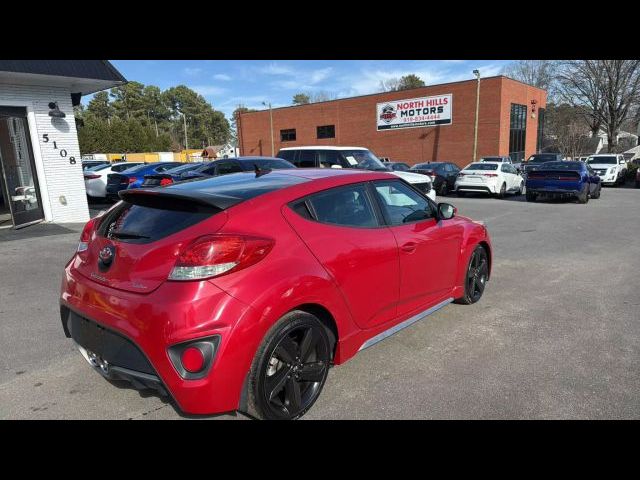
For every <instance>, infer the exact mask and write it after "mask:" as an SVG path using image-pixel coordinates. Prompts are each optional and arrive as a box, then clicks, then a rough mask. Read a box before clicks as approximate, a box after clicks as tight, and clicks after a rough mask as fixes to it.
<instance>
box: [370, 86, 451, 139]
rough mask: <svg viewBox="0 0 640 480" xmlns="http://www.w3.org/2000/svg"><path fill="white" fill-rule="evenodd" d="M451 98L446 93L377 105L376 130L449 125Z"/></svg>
mask: <svg viewBox="0 0 640 480" xmlns="http://www.w3.org/2000/svg"><path fill="white" fill-rule="evenodd" d="M452 97H453V95H451V94H450V93H448V94H446V95H436V96H433V97H422V98H410V99H408V100H393V101H390V102H383V103H378V105H377V108H376V110H377V112H376V113H377V115H376V119H377V125H378V130H391V129H394V128H415V127H431V126H434V125H451V103H452V102H451V99H452Z"/></svg>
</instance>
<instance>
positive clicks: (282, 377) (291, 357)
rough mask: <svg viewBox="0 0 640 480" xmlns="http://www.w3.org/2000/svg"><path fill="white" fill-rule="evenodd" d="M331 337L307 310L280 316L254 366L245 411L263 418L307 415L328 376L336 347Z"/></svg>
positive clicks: (282, 418) (263, 344)
mask: <svg viewBox="0 0 640 480" xmlns="http://www.w3.org/2000/svg"><path fill="white" fill-rule="evenodd" d="M330 336H331V337H333V334H332V333H331V332H328V330H327V328H326V327H325V326H324V325H323V323H322V322H321V321H320V320H319V319H318V318H317V317H316V316H315V315H312V314H310V313H307V312H303V311H300V310H294V311H292V312H289V313H288V314H286V315H285V316H284V317H282V318H281V319H280V320H278V322H276V323H275V324H274V325H273V326H272V327H271V328H270V329H269V331H268V332H267V334H266V335H265V337H264V339H263V341H262V343H261V344H260V347H259V348H258V351H257V352H256V355H255V357H254V360H253V363H252V365H251V370H250V372H249V378H248V385H247V389H248V390H247V412H245V413H247V414H248V415H249V416H251V417H253V418H257V419H264V420H295V419H297V418H300V417H301V416H302V415H304V414H305V413H306V412H307V411H308V410H309V409H310V408H311V407H312V406H313V404H314V403H315V401H316V400H317V399H318V397H319V396H320V393H321V392H322V388H323V387H324V384H325V381H326V379H327V374H328V372H329V366H330V363H331V359H332V352H333V342H332V341H331V339H330ZM305 375H307V376H305ZM305 378H308V379H312V380H305Z"/></svg>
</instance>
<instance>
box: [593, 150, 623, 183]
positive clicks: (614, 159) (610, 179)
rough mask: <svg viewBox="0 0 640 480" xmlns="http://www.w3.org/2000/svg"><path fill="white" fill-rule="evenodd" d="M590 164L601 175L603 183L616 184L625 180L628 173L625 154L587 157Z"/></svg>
mask: <svg viewBox="0 0 640 480" xmlns="http://www.w3.org/2000/svg"><path fill="white" fill-rule="evenodd" d="M587 165H589V166H590V167H591V168H592V169H593V170H594V171H595V172H596V175H598V176H599V177H600V181H601V182H602V184H603V185H616V184H619V183H623V182H624V178H625V176H626V174H627V161H626V160H625V159H624V155H616V154H613V153H610V154H598V155H591V156H590V157H589V158H587Z"/></svg>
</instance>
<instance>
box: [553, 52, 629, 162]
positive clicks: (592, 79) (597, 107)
mask: <svg viewBox="0 0 640 480" xmlns="http://www.w3.org/2000/svg"><path fill="white" fill-rule="evenodd" d="M559 84H560V88H561V92H562V97H563V98H564V99H565V100H566V101H567V102H570V103H571V104H572V105H576V106H577V107H579V108H580V109H581V112H582V114H583V115H584V116H585V118H587V119H588V121H589V126H590V128H591V131H592V133H593V134H597V133H598V131H599V130H600V128H601V127H602V128H603V129H604V130H605V132H606V134H607V140H608V144H609V151H610V152H617V150H618V133H619V132H620V127H621V126H622V124H623V123H624V122H625V121H626V120H627V118H628V117H629V116H630V114H632V112H633V108H634V106H635V105H637V104H638V102H639V101H640V60H570V61H566V62H563V64H562V69H561V71H560V74H559Z"/></svg>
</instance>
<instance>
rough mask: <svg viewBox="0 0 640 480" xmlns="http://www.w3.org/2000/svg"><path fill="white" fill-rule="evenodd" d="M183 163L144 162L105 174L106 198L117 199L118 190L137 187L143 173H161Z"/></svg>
mask: <svg viewBox="0 0 640 480" xmlns="http://www.w3.org/2000/svg"><path fill="white" fill-rule="evenodd" d="M179 165H183V163H181V162H155V163H145V164H143V165H138V166H137V167H132V168H128V169H127V170H123V171H122V172H120V173H111V174H109V175H107V198H110V199H112V200H117V199H118V192H119V191H120V190H124V189H126V188H138V187H140V186H141V185H142V182H143V180H144V176H145V175H151V174H154V173H161V172H164V171H166V170H169V169H170V168H175V167H177V166H179Z"/></svg>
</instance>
